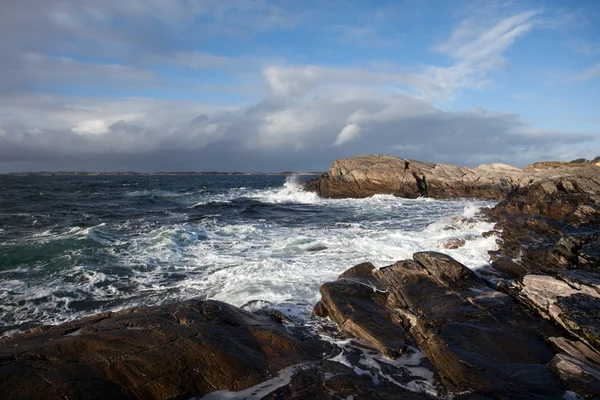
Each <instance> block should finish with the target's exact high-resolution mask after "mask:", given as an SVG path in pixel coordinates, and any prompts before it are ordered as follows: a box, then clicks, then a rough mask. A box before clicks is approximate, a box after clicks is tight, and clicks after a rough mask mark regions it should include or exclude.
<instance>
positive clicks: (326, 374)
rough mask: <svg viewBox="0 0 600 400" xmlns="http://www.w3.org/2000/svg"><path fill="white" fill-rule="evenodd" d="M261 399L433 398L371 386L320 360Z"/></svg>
mask: <svg viewBox="0 0 600 400" xmlns="http://www.w3.org/2000/svg"><path fill="white" fill-rule="evenodd" d="M264 399H265V400H268V399H272V400H283V399H323V400H338V399H365V400H387V399H398V400H425V399H430V400H431V399H434V397H432V396H429V395H427V394H425V393H415V392H411V391H410V390H407V389H404V388H402V387H399V386H397V385H394V384H391V383H389V382H387V381H383V382H376V383H374V382H373V379H372V378H371V377H370V376H369V375H366V374H364V375H359V374H356V373H355V372H354V371H353V370H352V369H351V368H349V367H347V366H345V365H342V364H340V363H337V362H331V361H324V362H323V363H320V364H319V365H316V366H314V367H311V368H307V369H303V370H301V371H299V372H298V373H297V374H295V375H294V376H293V377H292V379H291V382H290V383H289V384H288V385H286V386H284V387H282V388H279V389H277V390H276V391H274V392H273V393H270V394H269V395H268V396H266V397H264Z"/></svg>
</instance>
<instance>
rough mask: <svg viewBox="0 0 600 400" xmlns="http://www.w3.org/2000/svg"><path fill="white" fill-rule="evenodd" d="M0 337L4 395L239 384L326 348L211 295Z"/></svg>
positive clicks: (161, 395)
mask: <svg viewBox="0 0 600 400" xmlns="http://www.w3.org/2000/svg"><path fill="white" fill-rule="evenodd" d="M2 342H3V343H2V344H1V345H0V393H2V396H4V397H5V398H31V399H61V400H62V399H65V398H69V399H95V398H98V399H105V398H131V399H148V398H153V399H167V398H185V397H187V398H189V397H191V396H193V395H200V394H203V393H209V392H212V391H214V390H219V389H221V390H222V389H225V390H240V389H245V388H247V387H250V386H253V385H255V384H257V383H259V382H262V381H264V380H266V379H267V378H268V377H269V376H270V375H272V374H275V373H277V372H278V371H279V370H281V369H282V368H285V367H288V366H290V365H292V364H297V363H303V362H307V361H315V360H319V359H320V358H321V354H322V352H323V348H322V347H321V346H320V345H319V344H318V342H317V341H316V340H310V339H307V338H303V339H299V338H296V337H294V336H292V335H291V334H290V333H288V332H287V331H286V329H285V327H284V326H282V325H280V324H278V323H275V322H273V321H272V320H270V319H269V318H267V317H259V316H256V315H254V314H251V313H249V312H246V311H243V310H241V309H238V308H236V307H233V306H230V305H228V304H225V303H221V302H218V301H210V300H209V301H200V300H189V301H185V302H182V303H177V304H172V305H165V306H157V307H151V308H139V309H133V310H126V311H121V312H116V313H107V314H102V315H97V316H93V317H89V318H85V319H82V320H79V321H75V322H72V323H67V324H63V325H59V326H55V327H45V328H42V329H36V330H34V331H33V332H30V333H28V334H21V335H17V336H14V337H10V338H3V340H2Z"/></svg>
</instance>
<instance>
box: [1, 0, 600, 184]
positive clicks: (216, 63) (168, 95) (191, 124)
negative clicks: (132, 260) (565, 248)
mask: <svg viewBox="0 0 600 400" xmlns="http://www.w3.org/2000/svg"><path fill="white" fill-rule="evenodd" d="M598 21H600V1H596V0H587V1H586V0H571V1H559V0H539V1H538V0H515V1H511V0H496V1H494V0H470V1H467V0H453V1H443V0H396V1H392V0H390V1H385V0H344V1H340V0H328V1H320V0H306V1H304V0H297V1H290V0H280V1H278V0H197V1H194V0H127V1H123V0H103V1H90V0H5V1H1V2H0V54H1V57H0V173H2V172H17V171H41V170H46V171H58V170H69V171H140V172H155V171H214V170H216V171H248V172H257V171H263V172H275V171H282V170H295V171H325V170H327V169H328V167H329V165H330V164H331V163H332V162H333V161H334V160H335V159H339V158H345V157H350V156H353V155H357V154H365V153H367V154H393V155H397V156H400V157H402V158H411V159H418V160H424V161H433V162H444V163H453V164H459V165H467V166H476V165H479V164H487V163H496V162H501V163H507V164H512V165H516V166H524V165H526V164H528V163H531V162H534V161H538V160H567V161H568V160H571V159H575V158H579V157H585V158H588V159H591V158H593V157H595V156H597V155H600V24H598Z"/></svg>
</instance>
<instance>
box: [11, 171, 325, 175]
mask: <svg viewBox="0 0 600 400" xmlns="http://www.w3.org/2000/svg"><path fill="white" fill-rule="evenodd" d="M322 173H323V172H293V171H282V172H218V171H203V172H194V171H180V172H133V171H127V172H84V171H55V172H49V171H39V172H8V173H5V174H0V175H11V176H110V175H119V176H121V175H321V174H322Z"/></svg>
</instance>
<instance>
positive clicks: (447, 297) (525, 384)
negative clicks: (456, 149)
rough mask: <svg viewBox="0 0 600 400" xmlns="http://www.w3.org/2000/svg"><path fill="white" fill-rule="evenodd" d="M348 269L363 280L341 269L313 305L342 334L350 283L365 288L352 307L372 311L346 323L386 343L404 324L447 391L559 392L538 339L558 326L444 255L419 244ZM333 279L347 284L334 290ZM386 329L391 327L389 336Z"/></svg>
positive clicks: (499, 394) (549, 355)
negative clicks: (399, 256)
mask: <svg viewBox="0 0 600 400" xmlns="http://www.w3.org/2000/svg"><path fill="white" fill-rule="evenodd" d="M355 269H359V270H360V271H361V275H362V276H364V277H365V281H363V282H355V281H349V280H348V279H347V277H344V276H342V277H341V279H340V280H339V281H338V283H337V285H336V284H332V283H328V284H325V285H323V286H322V287H321V293H322V295H323V299H324V300H323V301H322V302H321V303H320V304H319V305H318V306H317V307H316V309H315V310H316V313H318V314H320V315H327V316H329V317H332V316H333V319H334V320H335V321H336V322H338V324H339V325H340V327H341V329H342V330H345V331H346V332H347V333H348V334H350V335H356V332H357V330H356V329H354V327H353V325H351V326H350V328H349V329H348V328H347V323H346V321H347V320H348V319H351V318H353V317H354V314H353V313H352V308H353V307H354V300H353V299H352V297H353V296H355V293H354V292H353V290H358V286H361V287H363V288H365V291H364V292H361V296H360V297H359V299H360V303H359V306H360V309H359V315H361V316H364V315H371V317H369V318H362V317H361V318H356V320H357V322H354V323H353V324H356V323H358V324H360V325H361V330H360V331H359V335H357V336H359V337H360V338H362V339H363V340H365V341H367V342H369V343H371V344H372V345H373V346H375V347H377V348H379V349H382V351H385V349H386V348H387V346H386V345H383V346H382V343H390V341H391V340H392V339H393V337H398V338H402V337H403V336H404V335H405V333H404V332H406V334H408V336H409V337H410V338H411V339H412V340H413V341H414V343H416V345H417V346H418V347H419V348H420V349H421V350H422V351H423V352H424V353H425V355H426V356H427V357H428V359H429V361H430V362H431V363H432V364H433V366H434V367H435V369H436V371H437V373H438V374H439V375H440V378H441V380H442V382H443V383H444V385H445V387H446V389H447V390H448V391H449V392H451V393H465V392H467V393H470V396H472V395H475V394H477V395H480V396H490V397H492V398H515V399H517V398H523V399H524V398H561V397H562V396H563V395H564V393H565V390H566V389H567V386H566V385H565V384H564V383H562V382H561V381H560V380H559V379H558V377H557V376H555V375H554V374H553V373H552V372H551V371H550V370H549V369H548V368H547V367H546V364H547V363H549V362H551V361H552V360H553V359H554V357H555V352H554V351H552V349H551V348H550V347H549V346H548V345H547V344H546V343H545V342H544V340H542V339H541V338H542V337H551V336H552V337H557V336H561V333H562V332H563V331H562V330H561V329H560V328H557V327H554V326H553V325H552V324H550V323H548V322H546V321H545V320H543V319H542V318H539V317H535V316H533V315H531V314H529V313H528V312H527V311H525V310H524V309H523V308H522V307H521V306H520V305H519V304H517V303H515V302H514V301H513V300H512V299H511V298H510V297H509V296H508V295H506V294H503V293H500V292H498V291H496V290H493V289H490V288H489V287H488V286H487V285H486V284H485V283H484V282H483V281H482V280H481V279H479V277H478V276H477V275H476V274H475V273H474V272H472V271H471V270H469V269H468V268H467V267H465V266H464V265H462V264H460V263H458V262H457V261H455V260H454V259H452V258H451V257H449V256H447V255H444V254H440V253H434V252H423V253H416V254H415V255H414V256H413V260H405V261H400V262H398V263H396V264H394V265H391V266H389V267H385V268H383V269H381V270H375V269H373V268H370V267H369V268H365V267H364V265H363V266H358V267H355ZM351 271H352V270H351ZM353 275H354V276H356V273H354V274H353ZM351 285H352V286H351ZM340 286H344V287H350V286H351V287H352V288H353V289H352V290H350V289H348V290H347V291H346V292H340V290H339V287H340ZM344 293H346V294H348V296H349V297H344V295H343V294H344ZM338 316H340V317H338ZM362 332H369V334H367V335H364V334H360V333H362ZM378 332H384V336H383V337H381V338H380V337H378V335H379V333H378ZM390 332H397V333H395V334H394V335H392V337H391V338H390V337H389V333H390ZM386 334H387V335H388V336H385V335H386ZM373 337H375V338H373ZM382 339H383V340H382ZM388 355H390V356H392V355H394V354H389V353H388ZM397 356H399V357H402V355H399V354H398V355H397ZM482 398H483V397H482Z"/></svg>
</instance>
